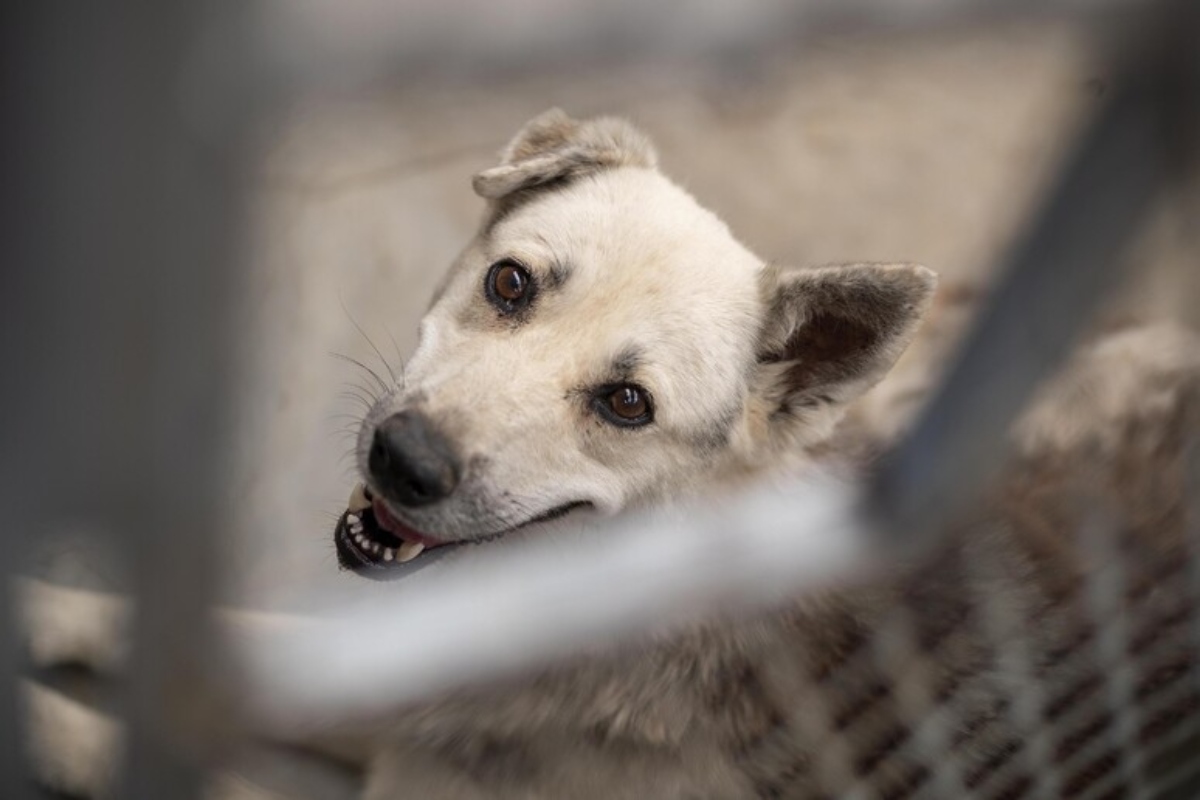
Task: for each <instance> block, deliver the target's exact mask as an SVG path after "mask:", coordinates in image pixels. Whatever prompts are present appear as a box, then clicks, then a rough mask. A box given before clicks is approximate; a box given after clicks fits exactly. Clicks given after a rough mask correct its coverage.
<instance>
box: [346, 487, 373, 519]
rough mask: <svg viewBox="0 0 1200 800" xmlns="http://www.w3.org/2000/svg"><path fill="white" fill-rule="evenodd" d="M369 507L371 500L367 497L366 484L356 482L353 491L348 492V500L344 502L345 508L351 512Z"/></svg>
mask: <svg viewBox="0 0 1200 800" xmlns="http://www.w3.org/2000/svg"><path fill="white" fill-rule="evenodd" d="M370 507H371V501H370V500H368V499H367V487H366V484H362V483H360V484H358V485H357V486H355V487H354V491H352V492H351V493H350V500H349V502H347V503H346V508H348V509H350V511H352V512H355V513H357V512H359V511H362V510H364V509H367V508H370Z"/></svg>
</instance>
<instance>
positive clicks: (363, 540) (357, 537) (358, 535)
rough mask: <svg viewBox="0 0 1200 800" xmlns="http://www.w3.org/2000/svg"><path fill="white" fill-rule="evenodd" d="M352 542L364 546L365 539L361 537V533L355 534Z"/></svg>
mask: <svg viewBox="0 0 1200 800" xmlns="http://www.w3.org/2000/svg"><path fill="white" fill-rule="evenodd" d="M354 541H356V542H358V543H359V544H366V543H367V537H365V536H363V535H362V533H356V534H355V535H354Z"/></svg>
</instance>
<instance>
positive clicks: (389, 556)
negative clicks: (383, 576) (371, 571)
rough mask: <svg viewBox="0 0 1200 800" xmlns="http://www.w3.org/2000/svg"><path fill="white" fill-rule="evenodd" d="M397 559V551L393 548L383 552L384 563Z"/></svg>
mask: <svg viewBox="0 0 1200 800" xmlns="http://www.w3.org/2000/svg"><path fill="white" fill-rule="evenodd" d="M395 557H396V551H395V550H393V549H392V548H390V547H389V548H388V549H387V550H384V551H383V560H384V561H391V560H392V559H393V558H395Z"/></svg>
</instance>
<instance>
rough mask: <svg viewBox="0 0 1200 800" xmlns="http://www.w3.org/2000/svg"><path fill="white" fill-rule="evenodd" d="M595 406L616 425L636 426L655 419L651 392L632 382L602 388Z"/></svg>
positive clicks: (597, 395) (597, 394)
mask: <svg viewBox="0 0 1200 800" xmlns="http://www.w3.org/2000/svg"><path fill="white" fill-rule="evenodd" d="M595 407H596V409H597V410H598V411H599V412H600V414H601V416H603V417H604V418H605V419H607V420H608V421H609V422H611V423H613V424H614V425H623V426H626V427H636V426H640V425H645V424H647V423H649V422H650V421H651V420H653V419H654V404H653V402H652V401H651V399H650V393H649V392H647V391H646V390H645V389H643V388H642V387H640V386H637V385H636V384H632V383H623V384H620V385H618V386H606V387H604V388H602V389H601V390H600V391H599V392H597V393H596V401H595Z"/></svg>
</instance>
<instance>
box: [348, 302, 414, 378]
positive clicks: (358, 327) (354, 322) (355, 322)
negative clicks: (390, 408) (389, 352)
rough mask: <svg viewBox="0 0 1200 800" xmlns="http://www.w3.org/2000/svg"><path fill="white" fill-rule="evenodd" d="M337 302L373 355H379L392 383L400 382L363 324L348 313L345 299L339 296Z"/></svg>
mask: <svg viewBox="0 0 1200 800" xmlns="http://www.w3.org/2000/svg"><path fill="white" fill-rule="evenodd" d="M338 302H339V303H341V305H342V311H345V312H346V318H347V319H349V320H350V324H351V325H353V326H354V329H355V330H356V331H358V332H359V334H360V335H361V336H362V337H363V338H364V339H366V340H367V344H368V345H370V347H371V349H372V350H374V351H375V355H377V356H378V357H379V361H380V363H381V364H383V368H384V369H386V370H387V373H388V375H390V376H391V377H392V385H393V386H398V385H399V384H400V381H399V380H397V379H396V373H395V371H394V370H392V365H391V364H389V363H388V360H387V359H386V358H384V357H383V352H382V351H381V350H380V349H379V348H378V347H377V346H376V345H375V342H374V341H372V339H371V337H370V336H368V335H367V332H366V331H365V330H363V326H362V325H359V324H358V320H356V319H355V318H354V315H353V314H351V313H350V309H349V308H348V307H347V306H346V301H345V299H344V298H341V297H339V298H338ZM372 374H374V372H373V371H372ZM376 377H378V376H376ZM388 388H389V387H387V386H385V387H384V391H387V390H388Z"/></svg>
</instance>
